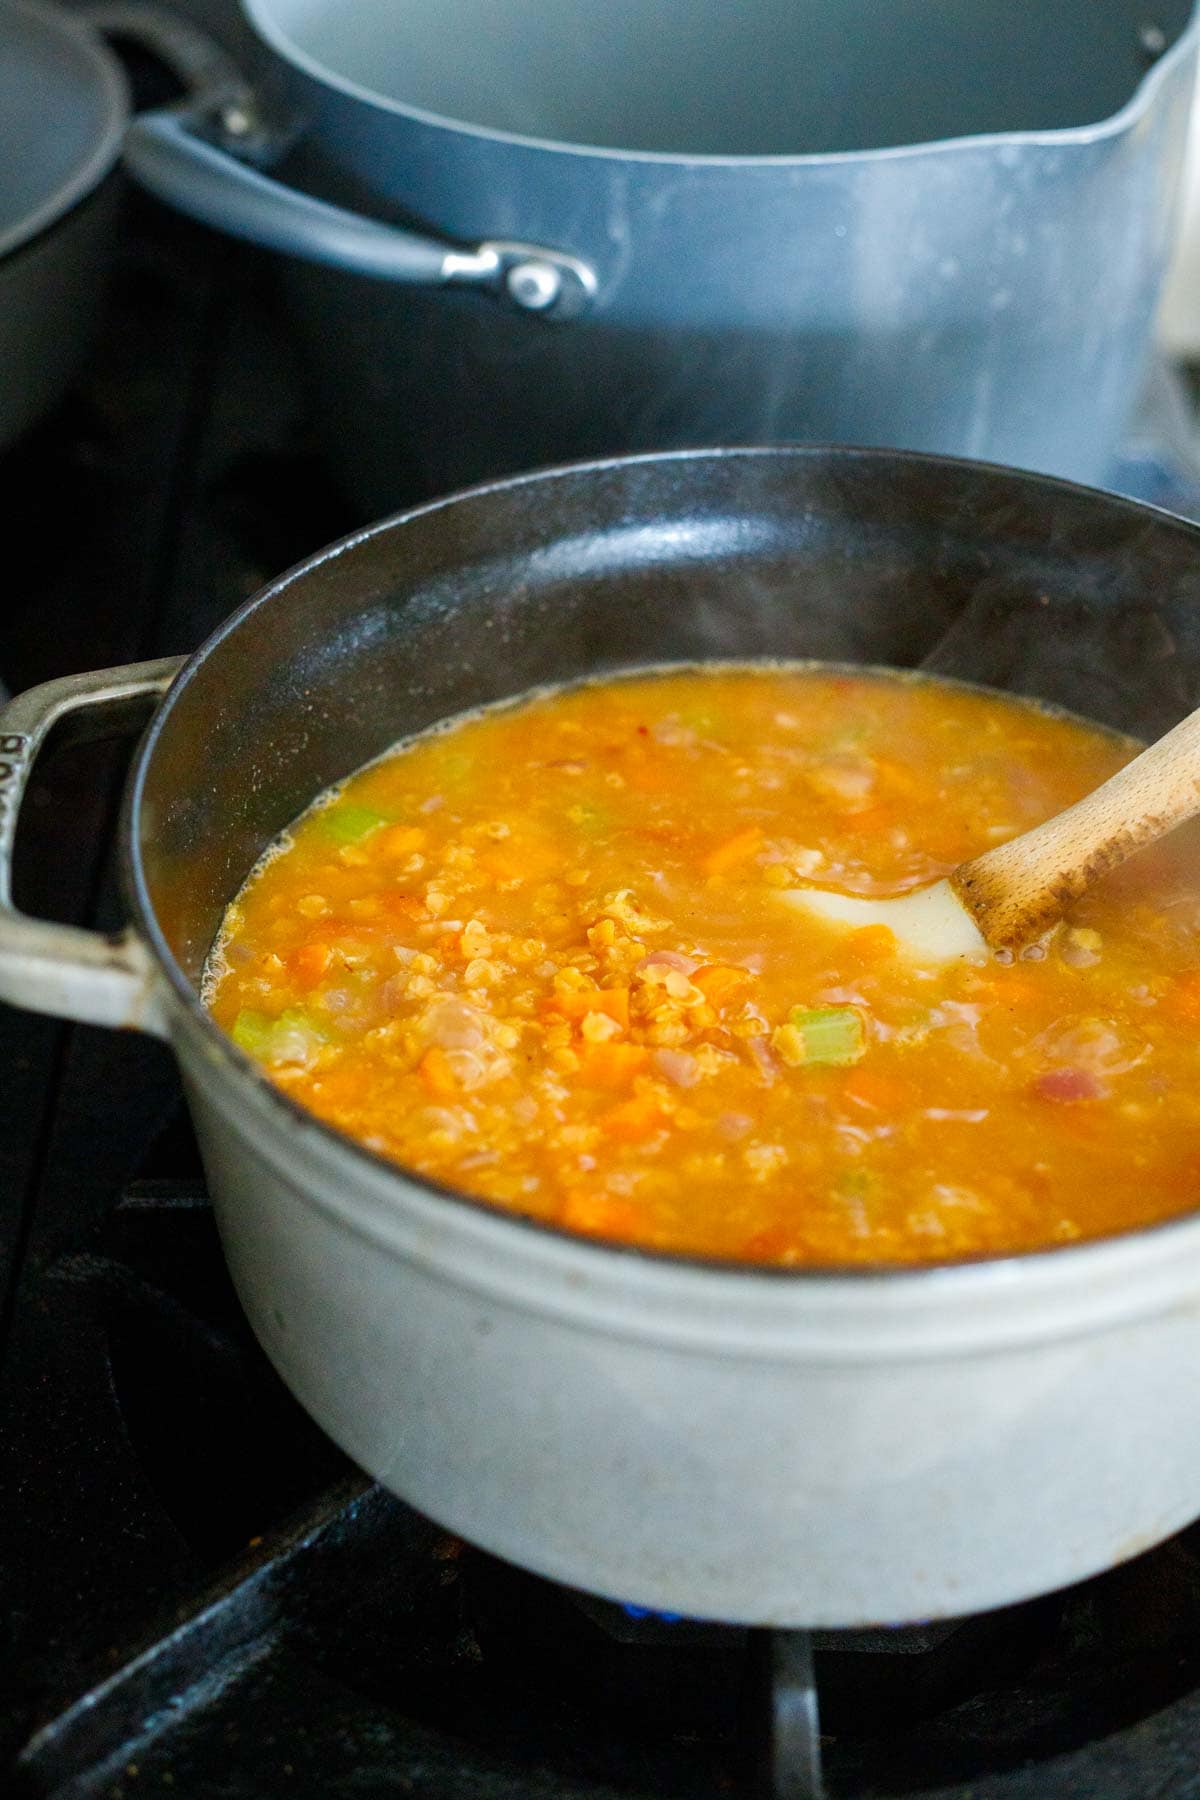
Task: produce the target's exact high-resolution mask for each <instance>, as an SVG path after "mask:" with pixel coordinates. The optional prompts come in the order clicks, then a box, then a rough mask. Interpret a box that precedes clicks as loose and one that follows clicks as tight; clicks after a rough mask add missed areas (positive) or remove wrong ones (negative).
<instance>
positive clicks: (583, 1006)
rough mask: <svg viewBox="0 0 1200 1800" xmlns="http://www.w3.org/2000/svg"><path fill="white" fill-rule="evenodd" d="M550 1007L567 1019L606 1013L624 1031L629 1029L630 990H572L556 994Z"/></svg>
mask: <svg viewBox="0 0 1200 1800" xmlns="http://www.w3.org/2000/svg"><path fill="white" fill-rule="evenodd" d="M549 1005H550V1006H551V1007H552V1008H553V1009H554V1011H555V1012H560V1013H562V1015H563V1017H564V1018H566V1019H582V1018H583V1017H584V1016H585V1014H587V1013H590V1012H598V1013H604V1014H605V1016H606V1017H607V1018H609V1019H612V1020H614V1021H615V1023H616V1024H618V1025H619V1026H620V1027H621V1029H622V1031H628V1029H629V989H628V988H571V989H569V990H568V991H567V992H566V993H563V994H555V995H554V997H553V998H552V999H551V1000H550V1002H549Z"/></svg>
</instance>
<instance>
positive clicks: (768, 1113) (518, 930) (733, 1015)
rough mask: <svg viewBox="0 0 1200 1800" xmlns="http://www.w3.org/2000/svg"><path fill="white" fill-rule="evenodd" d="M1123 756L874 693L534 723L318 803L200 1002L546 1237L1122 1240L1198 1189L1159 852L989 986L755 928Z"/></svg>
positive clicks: (336, 1115) (566, 699) (971, 709)
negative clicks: (1120, 1235) (561, 1230)
mask: <svg viewBox="0 0 1200 1800" xmlns="http://www.w3.org/2000/svg"><path fill="white" fill-rule="evenodd" d="M1135 749H1136V746H1135V745H1133V744H1132V743H1131V742H1130V741H1129V740H1124V739H1119V738H1116V737H1114V736H1113V735H1112V734H1111V733H1108V732H1105V731H1101V730H1099V729H1098V728H1094V727H1091V726H1089V725H1087V724H1085V723H1084V722H1082V721H1080V720H1078V719H1074V718H1070V717H1066V716H1062V715H1058V714H1053V713H1050V712H1048V711H1045V710H1042V709H1040V708H1038V707H1036V706H1034V705H1033V704H1030V703H1026V702H1022V701H1019V700H1014V699H1011V698H1009V697H1007V696H1001V695H998V694H993V693H990V692H988V691H986V690H981V689H973V688H968V687H962V686H957V685H954V684H950V683H943V682H938V681H934V680H931V679H925V678H914V677H911V676H901V675H894V674H890V673H888V672H880V673H877V672H861V671H844V670H840V669H836V668H829V667H821V666H805V665H797V666H789V665H775V664H762V665H733V666H727V665H719V666H716V665H714V666H709V667H701V668H692V669H686V670H662V671H641V672H633V673H630V674H628V675H625V676H621V677H617V678H612V679H608V680H605V681H597V682H594V683H589V684H586V685H580V686H577V687H573V688H567V689H562V690H558V691H554V692H545V693H540V694H536V695H533V696H530V697H527V698H526V699H525V700H523V701H521V702H519V703H514V704H512V705H509V706H506V707H504V708H497V709H493V710H490V711H487V712H484V713H478V714H474V715H472V716H470V717H467V718H464V719H461V720H459V721H455V722H452V723H451V725H450V726H448V727H443V728H441V729H439V730H437V731H434V732H430V733H427V734H425V735H423V736H421V737H418V738H415V739H413V740H411V741H409V742H408V743H406V744H403V745H401V746H399V747H398V748H397V749H396V750H394V751H392V752H391V753H389V754H388V755H387V756H385V757H384V758H382V759H381V760H379V761H377V762H375V763H373V764H372V765H371V766H369V767H368V768H366V769H363V770H361V771H360V772H359V773H358V774H356V775H354V776H353V777H352V778H351V779H349V780H348V781H346V782H345V783H344V784H343V785H342V786H341V787H340V788H338V789H336V790H334V791H332V792H331V793H329V794H327V795H324V796H322V797H321V799H320V800H319V801H318V802H317V803H316V804H315V805H314V806H313V807H312V808H311V809H310V810H309V811H308V812H307V813H305V814H304V816H303V817H302V818H301V819H300V820H299V821H298V822H297V823H296V824H295V825H294V826H293V827H292V829H291V830H290V831H289V832H288V833H287V834H286V836H285V837H284V838H282V839H281V840H280V841H279V843H278V844H276V845H275V846H273V847H272V850H271V851H270V852H269V854H268V855H267V856H266V857H265V858H264V859H263V860H262V861H261V862H260V863H259V865H258V866H257V868H256V869H255V870H254V872H253V873H252V874H251V876H250V878H249V880H248V881H247V882H246V884H245V887H244V888H243V890H242V892H241V893H240V894H239V896H238V898H237V900H236V902H235V903H234V904H233V905H231V906H230V907H229V909H228V912H227V915H226V918H225V921H224V924H223V928H222V931H221V934H220V937H219V939H218V941H217V944H216V946H215V947H214V952H213V955H212V957H211V958H210V965H209V971H208V977H207V982H206V988H205V998H206V1000H207V1001H208V1003H209V1004H210V1005H211V1008H212V1011H213V1013H214V1015H215V1016H216V1018H217V1020H218V1021H219V1022H220V1023H221V1024H222V1025H223V1026H224V1027H226V1028H227V1029H228V1030H229V1031H230V1032H231V1033H232V1035H233V1037H234V1038H235V1039H236V1041H237V1042H238V1043H239V1044H240V1045H241V1046H242V1048H243V1049H244V1050H246V1051H247V1052H249V1054H250V1055H251V1056H253V1057H255V1058H257V1059H258V1060H259V1061H260V1062H261V1063H262V1064H263V1066H264V1067H265V1069H266V1071H267V1073H268V1074H269V1075H270V1077H271V1079H272V1080H273V1081H275V1082H276V1083H277V1084H278V1085H279V1087H280V1088H282V1089H283V1090H284V1091H285V1092H286V1093H288V1094H289V1095H291V1096H292V1097H293V1099H295V1100H296V1101H298V1102H300V1103H301V1104H302V1105H303V1106H305V1107H307V1108H309V1109H310V1110H311V1111H312V1112H314V1113H315V1114H317V1115H318V1117H320V1118H321V1119H323V1120H325V1121H326V1122H327V1123H328V1124H329V1125H332V1126H335V1127H336V1128H337V1129H338V1130H340V1131H342V1132H345V1133H347V1134H348V1135H349V1136H351V1137H353V1138H356V1139H358V1140H359V1141H360V1142H361V1143H363V1144H365V1145H366V1146H368V1147H369V1148H370V1149H371V1150H373V1151H375V1152H377V1153H378V1154H380V1155H382V1156H384V1157H389V1158H392V1159H394V1160H395V1161H396V1162H397V1163H399V1164H401V1165H403V1166H404V1167H405V1168H407V1169H410V1170H416V1171H419V1172H420V1173H421V1174H424V1175H427V1176H430V1177H433V1178H435V1179H436V1180H438V1181H439V1182H443V1183H446V1184H448V1185H449V1186H451V1187H454V1188H456V1189H459V1190H460V1191H462V1192H464V1193H467V1194H472V1195H476V1196H479V1197H481V1198H483V1199H485V1200H488V1201H491V1202H493V1203H494V1204H496V1205H497V1206H499V1207H504V1208H508V1209H510V1210H512V1211H514V1212H517V1213H521V1214H524V1215H527V1216H529V1217H531V1218H535V1219H539V1220H543V1221H545V1222H547V1223H550V1224H553V1225H558V1226H562V1227H565V1228H567V1229H569V1230H572V1231H576V1232H582V1233H587V1234H591V1235H593V1236H598V1237H603V1238H611V1239H617V1240H620V1241H622V1242H625V1243H631V1244H638V1245H643V1246H646V1247H649V1248H653V1249H656V1250H666V1251H675V1252H683V1253H691V1254H700V1255H705V1256H711V1257H720V1258H735V1259H741V1260H749V1261H754V1262H760V1263H776V1264H787V1265H825V1266H828V1265H836V1264H855V1263H866V1262H873V1263H911V1262H928V1261H936V1260H939V1259H946V1258H953V1257H962V1256H970V1255H981V1254H983V1255H993V1254H999V1253H1004V1252H1011V1251H1021V1250H1029V1249H1034V1248H1038V1247H1043V1246H1048V1245H1054V1244H1061V1243H1063V1242H1067V1241H1070V1240H1073V1239H1080V1238H1089V1237H1094V1236H1098V1235H1101V1234H1105V1233H1109V1232H1112V1231H1115V1230H1119V1229H1122V1228H1125V1227H1130V1226H1135V1225H1140V1224H1145V1223H1148V1222H1150V1221H1153V1220H1158V1219H1162V1218H1165V1217H1167V1216H1169V1215H1171V1214H1173V1213H1178V1212H1181V1211H1183V1210H1186V1209H1187V1208H1189V1207H1190V1206H1192V1205H1193V1204H1194V1201H1195V1196H1196V1192H1197V1188H1198V1186H1200V1086H1198V1084H1197V1079H1196V1077H1197V1074H1198V1073H1200V1053H1198V1048H1197V1024H1198V1023H1200V958H1198V952H1200V891H1198V889H1197V886H1196V883H1195V881H1194V872H1195V870H1196V868H1197V866H1198V863H1200V858H1198V854H1197V838H1196V835H1195V834H1194V833H1192V832H1191V831H1185V832H1183V833H1177V834H1176V835H1175V837H1174V838H1172V839H1170V840H1168V841H1167V842H1166V843H1165V844H1164V845H1161V846H1158V847H1157V848H1156V849H1154V850H1152V851H1150V852H1148V853H1146V854H1144V855H1142V856H1140V857H1138V858H1136V859H1135V860H1134V861H1133V862H1131V863H1130V864H1128V865H1127V866H1126V867H1125V868H1124V869H1123V870H1121V871H1120V872H1119V873H1118V874H1117V875H1115V876H1113V877H1110V878H1109V879H1108V880H1107V881H1106V882H1105V883H1104V884H1102V886H1101V887H1100V888H1098V889H1097V890H1096V891H1095V892H1094V893H1092V894H1091V895H1089V896H1088V897H1087V898H1086V899H1085V900H1083V901H1082V902H1081V903H1080V904H1079V906H1078V907H1077V909H1076V911H1075V913H1074V914H1073V916H1072V918H1071V919H1070V920H1069V921H1068V922H1067V923H1066V924H1064V925H1062V926H1060V927H1059V928H1058V930H1057V931H1056V932H1055V933H1054V934H1053V935H1052V936H1051V937H1050V938H1049V939H1048V940H1047V941H1046V942H1044V943H1043V944H1041V945H1038V946H1034V947H1033V949H1032V950H1031V951H1027V952H1026V953H1025V954H1024V955H1023V956H1022V957H1020V958H1018V959H1016V960H1015V961H1011V962H1009V963H1002V962H1000V961H997V960H993V961H991V962H988V963H985V964H982V965H980V964H971V963H959V964H955V965H950V966H944V967H941V968H930V967H927V966H921V965H920V964H918V963H915V962H913V961H911V960H909V959H908V958H907V957H906V956H905V955H904V954H903V953H902V952H901V950H900V948H899V947H898V945H897V943H896V941H895V939H894V938H893V937H892V935H891V933H890V932H889V931H888V930H887V928H886V927H879V926H874V927H869V928H866V929H863V930H858V931H853V932H846V931H844V930H840V929H838V928H837V927H834V926H831V925H827V924H825V923H824V922H822V921H819V920H817V919H815V918H810V917H808V916H806V915H804V914H802V913H799V912H797V911H796V910H794V909H793V908H791V907H789V906H788V905H787V904H785V903H784V902H783V901H781V899H780V891H781V890H782V889H784V888H787V887H792V886H796V885H798V884H810V885H811V884H816V885H820V886H827V887H834V888H837V889H840V890H842V891H846V892H853V893H858V894H867V895H890V894H896V893H900V892H903V891H905V890H907V889H909V888H911V887H914V886H917V885H919V884H923V883H926V882H929V881H933V880H935V879H936V878H938V877H939V876H941V875H944V874H946V873H947V871H948V870H950V869H951V868H952V867H953V866H954V865H955V864H956V863H958V862H960V861H962V860H963V859H964V858H966V857H969V856H971V855H973V854H975V853H977V852H979V851H981V850H983V849H986V848H987V847H988V846H989V845H992V844H996V843H998V842H1001V841H1002V840H1004V839H1006V838H1009V837H1011V836H1013V835H1015V834H1016V833H1017V832H1020V831H1023V830H1025V829H1027V828H1028V827H1029V826H1031V825H1033V824H1035V823H1036V822H1037V821H1039V820H1040V819H1043V818H1045V817H1047V816H1048V815H1049V814H1051V813H1053V812H1055V811H1057V810H1059V809H1060V808H1062V807H1063V806H1065V805H1067V804H1069V803H1070V802H1071V801H1073V800H1075V799H1077V798H1078V797H1079V796H1080V795H1081V794H1083V793H1085V792H1087V791H1088V790H1089V789H1090V788H1092V787H1094V786H1096V785H1097V784H1098V783H1099V782H1100V781H1102V780H1103V779H1105V778H1106V777H1107V776H1108V775H1110V774H1112V773H1113V771H1114V770H1115V769H1116V768H1117V767H1119V766H1120V765H1121V764H1122V763H1123V762H1125V761H1127V760H1128V758H1129V757H1130V756H1131V755H1132V754H1133V753H1134V751H1135Z"/></svg>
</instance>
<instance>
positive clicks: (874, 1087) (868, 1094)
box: [842, 1068, 912, 1112]
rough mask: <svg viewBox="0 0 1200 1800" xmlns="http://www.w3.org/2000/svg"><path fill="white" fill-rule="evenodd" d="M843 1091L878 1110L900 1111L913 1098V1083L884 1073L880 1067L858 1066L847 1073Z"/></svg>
mask: <svg viewBox="0 0 1200 1800" xmlns="http://www.w3.org/2000/svg"><path fill="white" fill-rule="evenodd" d="M842 1092H843V1094H845V1095H846V1097H847V1098H848V1099H850V1100H857V1101H858V1102H859V1104H860V1105H862V1106H870V1107H872V1108H874V1109H875V1110H876V1111H877V1112H899V1111H900V1109H901V1108H902V1107H903V1106H905V1105H907V1104H908V1102H909V1101H910V1100H911V1099H912V1083H911V1082H908V1081H903V1080H901V1079H900V1078H899V1077H898V1076H896V1075H884V1074H881V1073H880V1072H879V1070H878V1069H865V1068H857V1069H855V1070H853V1072H852V1073H851V1074H849V1075H847V1077H846V1079H845V1081H844V1082H843V1084H842Z"/></svg>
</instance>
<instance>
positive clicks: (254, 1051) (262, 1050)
mask: <svg viewBox="0 0 1200 1800" xmlns="http://www.w3.org/2000/svg"><path fill="white" fill-rule="evenodd" d="M274 1030H275V1021H274V1019H272V1018H269V1017H268V1016H267V1014H266V1013H260V1012H250V1011H249V1010H248V1009H247V1008H245V1007H243V1009H242V1011H241V1012H240V1013H239V1014H238V1016H237V1018H236V1019H235V1020H234V1022H233V1032H232V1036H233V1041H234V1043H235V1044H238V1045H240V1046H241V1048H242V1049H243V1050H244V1051H245V1052H246V1054H247V1055H248V1056H257V1057H258V1059H259V1061H260V1062H263V1061H265V1060H266V1058H267V1057H268V1056H269V1055H270V1054H271V1038H272V1035H273V1033H274Z"/></svg>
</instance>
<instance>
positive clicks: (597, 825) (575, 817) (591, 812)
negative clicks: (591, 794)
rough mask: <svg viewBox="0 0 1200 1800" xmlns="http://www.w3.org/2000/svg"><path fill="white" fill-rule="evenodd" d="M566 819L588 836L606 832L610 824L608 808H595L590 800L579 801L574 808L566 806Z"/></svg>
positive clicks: (610, 817)
mask: <svg viewBox="0 0 1200 1800" xmlns="http://www.w3.org/2000/svg"><path fill="white" fill-rule="evenodd" d="M567 817H568V819H570V821H571V823H572V825H576V826H578V828H579V830H580V831H584V832H587V833H588V834H589V835H593V834H595V833H597V832H601V831H607V830H608V828H609V826H610V825H611V824H612V813H611V812H610V811H609V810H608V808H607V807H604V806H595V805H593V803H592V802H591V801H590V800H579V801H577V802H576V803H575V805H574V806H568V808H567Z"/></svg>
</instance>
